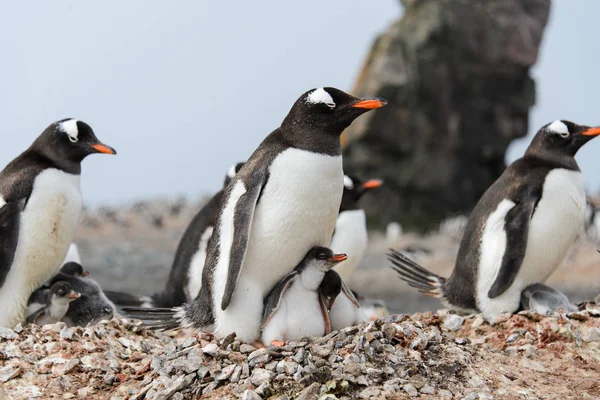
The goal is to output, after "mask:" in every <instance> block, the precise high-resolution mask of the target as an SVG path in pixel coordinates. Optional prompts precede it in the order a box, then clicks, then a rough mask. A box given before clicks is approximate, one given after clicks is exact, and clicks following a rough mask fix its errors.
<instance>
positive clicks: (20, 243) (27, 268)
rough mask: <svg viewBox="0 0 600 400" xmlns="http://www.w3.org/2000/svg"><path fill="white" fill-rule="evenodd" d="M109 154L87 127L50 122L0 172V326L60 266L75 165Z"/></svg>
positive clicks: (70, 219) (69, 236)
mask: <svg viewBox="0 0 600 400" xmlns="http://www.w3.org/2000/svg"><path fill="white" fill-rule="evenodd" d="M93 153H105V154H115V151H114V150H113V149H112V148H110V147H108V146H106V145H104V144H102V143H100V142H99V141H98V139H97V138H96V135H95V134H94V131H92V128H90V126H89V125H88V124H86V123H85V122H82V121H78V120H76V119H71V118H69V119H64V120H61V121H58V122H55V123H53V124H51V125H50V126H49V127H48V128H46V130H44V132H42V134H41V135H40V136H39V137H38V138H37V139H36V140H35V141H34V142H33V144H32V145H31V146H30V147H29V148H28V149H27V150H25V151H24V152H23V153H22V154H21V155H19V156H18V157H17V158H15V159H14V160H13V161H11V162H10V163H9V164H8V165H7V166H6V167H5V168H4V170H3V171H2V172H0V230H1V232H0V233H1V234H0V248H2V254H1V255H0V326H5V327H12V326H14V325H15V324H16V323H18V322H19V321H22V320H23V318H24V317H25V315H24V314H25V309H26V307H27V299H28V298H29V295H30V294H31V293H32V292H33V291H34V290H35V289H36V288H38V287H39V286H40V285H42V284H43V283H44V282H46V281H47V280H48V279H49V278H50V277H51V276H52V275H54V274H55V273H56V272H57V271H58V269H59V268H60V266H61V262H62V261H63V259H64V258H65V255H66V254H67V250H68V248H69V245H70V244H71V242H72V240H73V233H74V231H75V227H76V226H77V223H78V222H79V217H80V214H81V207H82V199H81V190H80V183H79V180H80V174H81V162H82V161H83V159H84V158H85V157H87V156H88V155H90V154H93Z"/></svg>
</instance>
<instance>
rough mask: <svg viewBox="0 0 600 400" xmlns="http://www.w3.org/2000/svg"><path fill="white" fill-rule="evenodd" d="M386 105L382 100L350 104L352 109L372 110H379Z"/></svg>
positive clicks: (359, 101) (361, 100) (365, 100)
mask: <svg viewBox="0 0 600 400" xmlns="http://www.w3.org/2000/svg"><path fill="white" fill-rule="evenodd" d="M386 104H387V101H386V100H384V99H360V100H358V101H357V102H356V103H354V104H352V107H354V108H365V109H367V110H372V109H374V108H381V107H383V106H385V105H386Z"/></svg>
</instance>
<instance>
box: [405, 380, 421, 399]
mask: <svg viewBox="0 0 600 400" xmlns="http://www.w3.org/2000/svg"><path fill="white" fill-rule="evenodd" d="M402 389H404V391H405V392H406V394H408V395H409V396H410V397H417V396H418V395H419V391H418V390H417V388H416V387H415V386H414V385H413V384H411V383H407V384H406V385H404V386H402Z"/></svg>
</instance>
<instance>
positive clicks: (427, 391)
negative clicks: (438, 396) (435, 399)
mask: <svg viewBox="0 0 600 400" xmlns="http://www.w3.org/2000/svg"><path fill="white" fill-rule="evenodd" d="M420 392H421V393H423V394H434V393H435V389H434V387H433V386H431V385H429V384H428V383H427V384H425V386H423V387H422V388H421V390H420Z"/></svg>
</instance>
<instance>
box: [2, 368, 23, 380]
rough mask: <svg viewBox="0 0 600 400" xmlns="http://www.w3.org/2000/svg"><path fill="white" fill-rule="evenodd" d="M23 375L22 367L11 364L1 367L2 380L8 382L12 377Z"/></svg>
mask: <svg viewBox="0 0 600 400" xmlns="http://www.w3.org/2000/svg"><path fill="white" fill-rule="evenodd" d="M19 375H21V368H19V367H16V368H15V367H11V366H10V365H7V366H4V367H2V368H0V382H8V381H9V380H11V379H14V378H16V377H17V376H19Z"/></svg>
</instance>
